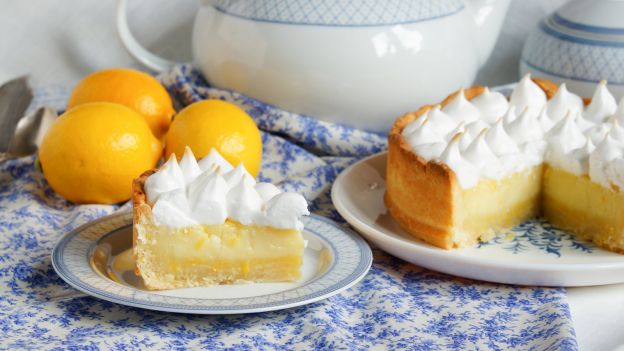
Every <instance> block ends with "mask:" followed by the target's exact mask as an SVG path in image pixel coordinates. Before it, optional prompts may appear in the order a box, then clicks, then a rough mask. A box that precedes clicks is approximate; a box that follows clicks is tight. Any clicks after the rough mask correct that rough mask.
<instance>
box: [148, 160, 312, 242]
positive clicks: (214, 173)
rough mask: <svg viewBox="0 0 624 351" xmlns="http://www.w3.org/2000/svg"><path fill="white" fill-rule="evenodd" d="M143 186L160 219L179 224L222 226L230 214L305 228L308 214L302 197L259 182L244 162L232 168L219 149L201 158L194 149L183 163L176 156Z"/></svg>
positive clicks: (249, 221)
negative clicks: (303, 220)
mask: <svg viewBox="0 0 624 351" xmlns="http://www.w3.org/2000/svg"><path fill="white" fill-rule="evenodd" d="M198 169H200V173H199V174H197V170H198ZM223 170H226V172H223ZM144 188H145V193H146V195H147V201H148V203H149V204H150V205H151V206H152V216H153V217H154V220H155V222H156V223H158V224H161V225H166V226H170V227H174V228H182V227H187V226H193V225H200V224H202V225H218V224H223V223H225V221H226V220H228V219H229V220H233V221H237V222H239V223H241V224H244V225H268V226H273V227H275V228H285V229H297V230H301V228H302V227H303V224H302V222H301V218H300V217H301V216H302V215H307V214H309V212H308V210H307V202H306V200H305V199H304V198H303V196H301V195H299V194H295V193H283V192H282V191H280V190H279V189H278V188H277V187H276V186H275V185H273V184H269V183H256V180H255V179H254V178H253V177H252V176H251V175H250V174H249V172H247V170H246V169H245V167H244V166H243V164H239V165H238V166H237V167H236V168H234V167H232V165H231V164H230V163H228V162H227V161H226V160H225V159H224V158H223V157H222V156H221V155H220V154H219V153H218V152H217V151H216V150H214V149H212V150H211V151H210V153H209V154H208V156H206V157H205V158H203V159H202V160H200V161H199V162H196V161H195V156H193V153H192V151H190V149H187V150H185V153H184V157H182V160H181V161H180V164H178V162H177V159H176V157H175V155H171V157H170V158H169V160H168V161H167V162H166V163H165V164H164V165H162V167H161V168H160V169H159V170H158V171H157V172H156V173H154V174H152V175H151V176H149V177H148V178H147V180H146V181H145V185H144ZM285 194H288V195H287V196H286V195H285Z"/></svg>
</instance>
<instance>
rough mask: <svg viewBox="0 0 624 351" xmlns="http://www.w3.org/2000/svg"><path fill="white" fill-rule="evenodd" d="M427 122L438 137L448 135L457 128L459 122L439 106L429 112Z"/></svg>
mask: <svg viewBox="0 0 624 351" xmlns="http://www.w3.org/2000/svg"><path fill="white" fill-rule="evenodd" d="M427 120H428V121H429V123H431V128H433V129H434V130H435V131H436V132H437V133H438V135H446V134H448V133H449V132H450V131H451V130H453V129H454V128H455V127H456V126H457V122H455V121H454V120H453V118H452V117H451V116H449V115H447V114H446V113H444V112H443V111H442V110H441V109H440V106H439V105H438V106H436V107H434V108H432V109H431V110H429V111H428V112H427Z"/></svg>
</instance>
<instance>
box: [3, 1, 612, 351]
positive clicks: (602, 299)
mask: <svg viewBox="0 0 624 351" xmlns="http://www.w3.org/2000/svg"><path fill="white" fill-rule="evenodd" d="M562 2H564V1H563V0H556V1H555V0H551V1H548V2H545V1H540V0H515V1H514V3H513V4H512V7H511V9H510V14H509V16H508V18H507V19H506V22H505V25H504V28H503V32H502V35H501V40H499V43H498V44H497V47H496V49H495V51H494V54H493V56H492V58H491V59H490V61H489V62H488V65H487V67H486V68H485V69H484V70H483V71H482V72H481V74H480V75H479V77H478V78H477V80H478V82H479V83H482V84H488V85H495V84H502V83H508V82H510V81H513V80H516V79H517V60H518V56H519V53H520V50H521V48H522V42H523V40H524V38H525V37H526V35H527V33H528V32H529V30H530V29H531V28H533V27H534V25H535V23H537V21H538V20H539V18H541V17H542V16H543V15H544V14H545V13H548V12H550V11H552V9H554V8H556V7H557V6H558V5H559V4H561V3H562ZM129 7H130V8H129V18H130V20H131V22H132V24H131V27H132V29H133V30H134V31H135V34H136V35H137V37H138V39H139V40H140V41H141V42H143V43H145V44H146V46H147V47H148V48H149V49H151V50H153V51H154V52H156V53H158V54H161V55H164V56H166V57H168V58H170V59H175V60H189V59H190V40H189V38H190V34H191V29H192V25H191V23H190V19H191V18H192V17H193V15H194V13H195V11H196V9H197V7H198V2H196V1H194V0H179V1H175V2H173V1H165V0H156V1H154V0H153V1H148V0H132V1H130V2H129ZM113 14H114V2H112V1H96V0H90V1H85V0H71V1H70V0H63V1H61V0H49V1H46V2H33V1H13V2H4V3H3V9H2V11H0V33H2V34H1V35H0V62H1V63H2V64H1V65H0V82H4V81H6V80H8V79H10V78H13V77H16V76H18V75H21V74H30V76H31V80H32V83H33V84H34V85H37V86H39V85H45V86H50V85H51V84H58V85H60V86H64V85H67V84H73V83H75V82H76V81H77V80H79V79H80V78H81V77H82V76H84V75H86V74H88V73H90V72H91V71H93V70H97V69H102V68H106V67H113V66H134V67H138V65H137V64H136V63H134V61H133V60H132V58H131V57H130V56H129V55H128V54H127V53H126V52H125V51H124V50H123V48H122V46H121V43H120V42H119V41H118V40H117V38H116V33H115V29H114V22H113ZM568 298H569V303H570V309H571V313H572V317H573V321H574V326H575V328H576V333H577V337H578V342H579V346H580V347H581V349H583V350H610V349H614V348H616V347H617V346H618V345H624V334H623V333H621V330H620V327H621V326H622V325H624V285H615V286H603V287H587V288H571V289H568Z"/></svg>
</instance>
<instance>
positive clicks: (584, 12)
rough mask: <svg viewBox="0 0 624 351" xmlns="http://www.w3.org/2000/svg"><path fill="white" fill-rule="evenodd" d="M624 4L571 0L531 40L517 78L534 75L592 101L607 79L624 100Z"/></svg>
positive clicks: (616, 1) (600, 0) (536, 31)
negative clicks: (589, 97) (529, 73)
mask: <svg viewBox="0 0 624 351" xmlns="http://www.w3.org/2000/svg"><path fill="white" fill-rule="evenodd" d="M623 16H624V1H621V0H592V1H587V0H574V1H570V2H569V3H567V4H565V5H563V6H562V7H561V8H559V9H558V10H557V11H555V12H554V13H553V14H552V15H550V16H549V17H547V18H545V19H544V20H543V21H542V22H541V23H540V24H539V26H538V28H536V29H535V30H534V31H533V32H532V33H531V35H530V36H529V38H528V40H527V42H526V44H525V46H524V49H523V51H522V58H521V61H520V74H521V75H524V74H525V73H527V72H532V73H533V74H534V75H536V76H541V77H545V78H548V79H551V80H553V81H555V82H558V83H566V85H567V87H568V88H569V89H570V90H572V91H574V92H576V93H577V94H580V95H582V96H591V95H592V93H593V91H594V89H596V84H597V83H598V82H599V81H600V80H602V79H606V80H607V81H608V82H609V90H610V91H611V92H612V93H613V94H614V95H615V96H616V98H618V99H619V98H620V97H622V96H624V17H623Z"/></svg>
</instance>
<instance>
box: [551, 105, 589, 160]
mask: <svg viewBox="0 0 624 351" xmlns="http://www.w3.org/2000/svg"><path fill="white" fill-rule="evenodd" d="M548 141H549V142H550V145H551V146H552V147H554V148H557V149H559V151H561V152H563V153H568V152H570V151H572V150H574V149H577V148H579V147H581V146H583V144H584V143H585V136H584V135H583V133H582V132H581V130H580V129H579V128H578V126H577V125H576V123H575V122H574V117H572V115H571V114H570V112H568V114H567V115H566V116H565V117H564V119H562V120H561V121H559V123H557V124H556V125H555V126H554V127H553V128H552V129H551V130H550V132H549V133H548Z"/></svg>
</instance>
